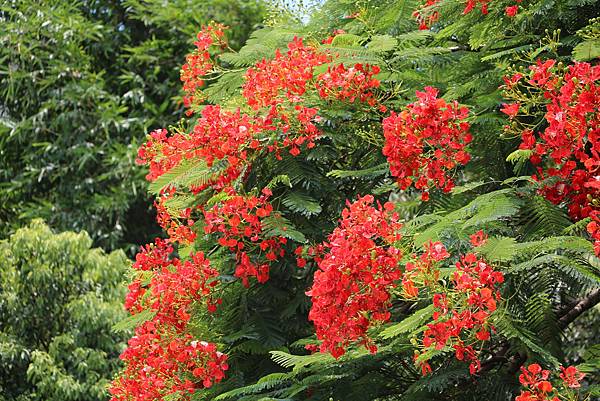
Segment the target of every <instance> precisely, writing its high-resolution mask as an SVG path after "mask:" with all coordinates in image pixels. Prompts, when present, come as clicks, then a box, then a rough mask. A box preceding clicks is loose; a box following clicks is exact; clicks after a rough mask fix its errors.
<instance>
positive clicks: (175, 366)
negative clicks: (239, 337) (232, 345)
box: [109, 321, 228, 401]
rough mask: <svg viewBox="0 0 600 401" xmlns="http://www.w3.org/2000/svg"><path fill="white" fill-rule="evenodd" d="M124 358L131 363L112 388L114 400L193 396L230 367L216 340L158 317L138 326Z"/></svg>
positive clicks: (127, 400) (220, 377)
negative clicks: (179, 329)
mask: <svg viewBox="0 0 600 401" xmlns="http://www.w3.org/2000/svg"><path fill="white" fill-rule="evenodd" d="M121 359H123V360H124V361H125V362H126V363H127V367H126V369H125V371H124V372H123V373H121V375H120V376H119V377H118V378H116V379H115V381H114V382H113V383H112V386H111V387H110V389H109V391H110V394H111V395H112V398H111V401H130V400H136V401H155V400H162V399H165V398H167V397H176V399H178V400H191V395H192V394H193V393H194V392H195V391H196V389H198V388H202V387H211V386H212V385H213V384H214V383H218V382H219V381H221V380H222V379H223V377H224V376H225V371H226V370H227V369H228V365H227V356H226V355H224V354H222V353H221V352H219V351H217V349H216V346H215V345H214V344H210V343H207V342H204V341H195V340H193V338H192V336H191V335H189V334H182V333H179V332H176V331H173V332H169V331H168V330H167V329H166V328H165V327H161V326H160V325H158V324H156V323H155V322H154V321H148V322H145V323H143V324H142V325H141V326H140V327H138V328H137V329H136V331H135V336H134V337H132V338H131V339H130V340H129V342H128V347H127V349H126V350H125V351H124V352H123V354H122V355H121Z"/></svg>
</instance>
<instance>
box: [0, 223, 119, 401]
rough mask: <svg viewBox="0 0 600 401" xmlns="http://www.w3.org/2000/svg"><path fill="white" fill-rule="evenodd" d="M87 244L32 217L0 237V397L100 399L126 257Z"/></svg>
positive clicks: (114, 354) (114, 344) (114, 358)
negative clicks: (26, 222)
mask: <svg viewBox="0 0 600 401" xmlns="http://www.w3.org/2000/svg"><path fill="white" fill-rule="evenodd" d="M91 244H92V240H91V239H90V237H89V236H88V235H87V234H86V233H79V234H76V233H72V232H65V233H61V234H54V233H53V232H52V231H51V230H50V228H48V226H46V225H45V224H44V223H43V222H41V221H40V220H34V221H33V222H32V223H31V224H30V225H29V226H28V227H24V228H21V229H19V230H18V231H17V232H16V233H15V234H13V235H12V236H11V237H10V238H8V239H7V240H3V241H0V257H1V259H2V269H0V399H2V400H7V401H8V400H49V401H50V400H56V401H58V400H73V401H75V400H84V399H85V400H90V401H91V400H98V401H100V400H106V399H107V394H106V386H107V384H108V383H109V382H110V379H111V377H112V376H113V375H114V374H115V372H116V371H117V370H118V368H119V358H118V356H119V353H120V352H122V350H123V348H124V345H125V340H126V337H127V334H128V333H115V332H113V331H112V327H113V326H114V325H115V324H117V323H118V322H119V321H120V320H122V319H123V318H124V317H125V312H124V311H123V307H122V297H123V295H124V289H123V287H122V285H121V283H122V282H123V280H124V278H125V273H126V271H127V265H128V260H127V258H126V257H125V255H124V254H123V252H121V251H115V252H113V253H111V254H105V253H104V252H103V251H102V250H100V249H91V248H90V246H91Z"/></svg>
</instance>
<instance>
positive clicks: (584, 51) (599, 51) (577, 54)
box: [573, 39, 600, 61]
mask: <svg viewBox="0 0 600 401" xmlns="http://www.w3.org/2000/svg"><path fill="white" fill-rule="evenodd" d="M598 57H600V39H592V40H586V41H585V42H582V43H580V44H578V45H577V46H575V48H574V49H573V58H574V59H575V60H577V61H589V60H593V59H595V58H598Z"/></svg>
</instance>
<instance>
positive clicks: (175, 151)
mask: <svg viewBox="0 0 600 401" xmlns="http://www.w3.org/2000/svg"><path fill="white" fill-rule="evenodd" d="M264 129H265V125H264V122H263V121H261V120H260V119H252V118H250V117H249V116H247V115H244V114H241V113H240V112H239V110H238V111H235V112H228V111H222V110H221V108H220V107H219V106H206V107H205V108H204V109H203V110H202V114H201V116H200V118H199V119H198V120H197V123H196V125H195V126H194V128H193V130H192V131H191V132H190V133H189V134H188V133H185V132H175V133H174V134H172V135H170V136H168V135H167V131H166V130H157V131H154V132H152V133H151V134H150V135H149V138H148V141H147V142H146V143H145V144H144V145H143V146H142V147H141V148H140V149H139V151H138V162H139V163H144V164H148V165H149V173H148V175H147V176H146V178H147V179H148V180H150V181H154V180H156V179H157V178H158V177H160V176H161V175H163V174H164V173H166V172H167V171H169V170H170V169H172V168H173V167H175V166H177V165H178V164H179V163H180V162H181V161H182V160H188V159H192V158H198V159H200V160H203V161H205V162H206V165H207V167H209V168H210V167H213V165H214V164H215V162H216V161H221V160H222V161H223V162H224V163H223V164H224V166H220V169H219V171H218V173H217V172H216V173H215V174H214V175H213V177H211V179H210V180H209V182H208V183H203V184H202V185H195V186H194V190H195V191H199V190H202V189H205V188H206V187H208V186H213V187H214V188H215V189H221V188H223V187H225V186H226V185H227V184H229V183H231V182H232V181H233V180H235V179H236V178H238V177H239V175H240V173H241V171H242V170H243V169H244V167H245V166H246V165H247V162H246V159H247V149H258V148H259V147H260V143H259V142H258V140H257V139H256V136H257V135H258V133H259V132H261V131H262V130H264Z"/></svg>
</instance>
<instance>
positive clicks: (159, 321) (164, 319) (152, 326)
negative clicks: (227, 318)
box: [110, 239, 228, 401]
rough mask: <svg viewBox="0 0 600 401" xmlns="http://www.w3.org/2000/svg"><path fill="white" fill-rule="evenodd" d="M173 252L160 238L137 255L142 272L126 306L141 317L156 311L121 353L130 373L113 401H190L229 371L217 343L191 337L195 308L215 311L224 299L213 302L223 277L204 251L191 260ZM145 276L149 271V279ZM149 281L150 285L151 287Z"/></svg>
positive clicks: (120, 380) (119, 382) (115, 388)
mask: <svg viewBox="0 0 600 401" xmlns="http://www.w3.org/2000/svg"><path fill="white" fill-rule="evenodd" d="M172 252H173V247H172V246H171V245H170V244H169V243H168V242H167V241H165V240H161V239H156V241H155V243H154V244H151V245H147V246H146V247H145V248H142V251H141V252H140V253H138V254H137V255H136V262H135V263H134V265H133V268H134V269H136V270H138V271H140V275H139V276H138V278H137V279H135V280H134V281H133V283H132V284H130V285H129V293H128V294H127V297H126V299H125V307H126V308H127V309H128V310H129V311H130V312H131V313H132V314H134V315H135V314H137V313H140V312H142V311H143V310H150V311H152V312H153V315H152V318H151V319H150V320H148V321H146V322H145V323H143V324H142V325H141V326H139V327H137V328H136V329H135V336H134V337H133V338H131V339H130V340H129V342H128V347H127V349H126V350H125V351H124V352H123V353H122V354H121V359H122V360H123V361H124V362H125V363H126V368H125V370H124V372H122V373H121V375H120V376H119V377H118V378H117V379H115V381H114V382H113V383H112V386H111V388H110V392H111V394H112V396H113V397H112V400H113V401H120V400H123V401H124V400H131V399H135V400H136V401H137V400H156V399H162V398H163V397H165V396H168V395H178V396H179V399H184V400H187V399H189V396H190V394H191V393H193V392H194V390H195V388H198V387H210V386H211V385H212V384H213V383H216V382H219V381H220V380H221V379H222V378H223V377H224V372H225V370H227V368H228V366H227V363H226V361H227V356H226V355H224V354H222V353H220V352H217V350H216V346H215V345H214V344H209V343H205V342H200V343H199V342H197V341H193V340H192V337H191V335H190V334H188V333H187V332H186V329H187V326H188V322H189V320H190V317H191V316H190V311H191V307H192V305H193V304H195V303H198V302H204V303H206V305H207V307H208V310H209V311H214V310H215V308H216V304H218V303H219V302H220V300H214V299H213V297H212V292H213V287H214V286H215V285H216V284H217V283H218V281H216V278H217V276H218V272H217V271H216V270H215V269H213V268H211V267H210V262H209V261H208V260H207V259H205V258H204V254H203V253H202V252H197V253H195V254H192V255H191V257H190V258H189V259H188V260H186V261H181V260H179V259H177V258H173V259H170V254H171V253H172ZM142 272H150V273H152V275H151V276H150V278H149V280H148V275H147V274H146V273H142ZM146 281H149V282H148V283H147V284H146Z"/></svg>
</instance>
